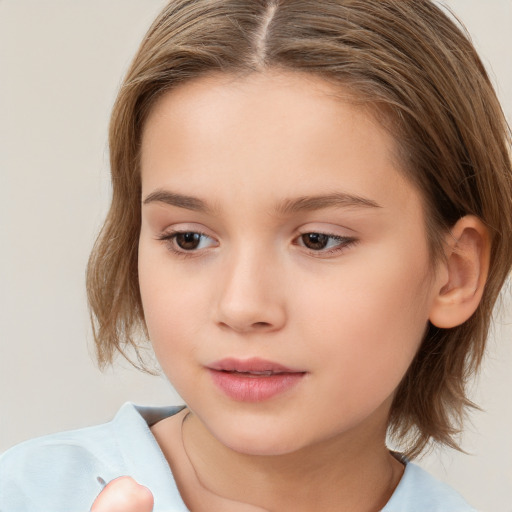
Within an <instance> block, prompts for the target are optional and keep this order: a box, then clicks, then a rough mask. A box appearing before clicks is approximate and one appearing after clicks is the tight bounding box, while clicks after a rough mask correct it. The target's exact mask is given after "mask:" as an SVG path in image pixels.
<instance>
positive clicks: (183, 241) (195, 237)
mask: <svg viewBox="0 0 512 512" xmlns="http://www.w3.org/2000/svg"><path fill="white" fill-rule="evenodd" d="M200 241H201V235H200V234H199V233H178V234H177V235H176V243H177V244H178V245H179V247H180V248H181V249H185V250H187V251H191V250H193V249H197V247H198V246H199V242H200Z"/></svg>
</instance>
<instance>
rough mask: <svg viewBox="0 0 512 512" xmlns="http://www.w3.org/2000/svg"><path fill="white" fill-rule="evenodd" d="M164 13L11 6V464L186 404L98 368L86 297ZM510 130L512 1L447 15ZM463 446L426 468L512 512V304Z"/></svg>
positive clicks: (2, 376)
mask: <svg viewBox="0 0 512 512" xmlns="http://www.w3.org/2000/svg"><path fill="white" fill-rule="evenodd" d="M164 3H165V2H164V1H163V0H74V1H73V0H0V191H1V197H2V199H1V201H0V208H1V210H0V244H1V245H0V247H1V253H0V254H1V256H0V262H1V265H0V283H1V284H0V322H1V323H0V451H2V450H4V449H6V448H7V447H8V446H10V445H12V444H14V443H16V442H19V441H22V440H24V439H27V438H29V437H34V436H37V435H41V434H46V433H49V432H54V431H58V430H63V429H69V428H76V427H80V426H85V425H89V424H94V423H98V422H103V421H106V420H109V419H110V418H111V417H112V415H113V414H114V412H115V411H116V410H117V408H118V407H119V406H120V405H121V404H122V403H123V402H124V401H127V400H130V401H133V402H136V403H144V404H164V403H169V402H174V403H176V401H177V400H179V399H178V398H177V397H176V395H175V394H174V392H173V391H172V389H171V388H170V386H169V385H168V384H166V383H165V382H164V380H163V379H161V378H158V377H156V378H155V377H148V376H145V375H142V374H140V373H138V372H136V371H135V370H133V369H130V368H129V365H128V364H127V363H124V362H121V364H120V365H118V366H117V367H116V369H115V370H109V371H107V372H106V373H104V374H101V373H100V372H99V371H98V370H97V369H96V368H95V366H94V364H93V357H92V354H93V350H92V345H91V335H90V329H89V326H88V316H87V308H86V301H85V292H84V269H85V265H86V261H87V257H88V252H89V250H90V247H91V245H92V242H93V239H94V236H95V234H96V232H97V230H98V227H99V225H100V223H101V220H102V217H103V215H104V212H105V209H106V206H107V203H108V198H109V184H108V166H107V149H106V129H107V123H108V116H109V110H110V107H111V105H112V102H113V99H114V97H115V93H116V90H117V87H118V85H119V81H120V78H121V76H122V74H123V72H124V71H125V70H126V68H127V65H128V62H129V60H130V58H131V56H132V55H133V53H134V51H135V49H136V47H137V45H138V42H139V40H140V38H141V37H142V35H143V33H144V31H145V29H146V28H147V27H148V25H149V23H150V22H151V20H152V19H153V17H154V16H155V14H156V13H157V12H158V10H159V9H160V7H161V6H162V5H163V4H164ZM448 3H449V5H451V6H452V7H453V9H454V10H455V12H457V14H458V15H459V17H460V18H461V19H462V20H463V21H464V23H465V24H466V25H467V27H468V29H469V30H470V32H471V34H472V36H473V38H474V42H475V44H476V45H477V47H478V48H479V50H480V52H481V54H482V56H483V59H484V61H485V63H486V64H487V66H488V69H489V70H490V72H491V75H492V76H493V79H494V81H495V83H496V84H497V87H498V91H499V94H500V97H501V98H502V101H503V105H504V108H505V110H506V112H507V115H508V118H509V119H512V65H511V64H512V59H511V56H510V51H511V48H512V31H511V26H512V0H489V1H484V0H451V1H449V2H448ZM507 297H508V299H507V300H508V301H509V302H508V303H507V305H506V306H505V307H504V308H503V309H504V315H502V317H501V320H500V322H499V323H498V325H497V327H496V330H495V333H494V335H493V338H492V340H491V344H490V352H489V357H488V358H487V360H486V364H485V366H484V368H483V371H482V376H481V379H480V383H479V385H478V387H477V391H475V395H474V396H475V400H477V401H478V402H479V403H480V404H482V406H483V407H484V409H486V413H485V414H482V413H477V414H474V415H473V416H472V425H468V431H467V433H466V435H465V437H464V439H463V447H464V448H465V449H466V450H467V451H469V452H471V453H472V455H462V454H457V453H452V452H450V453H448V452H445V453H443V454H439V453H435V454H432V455H431V456H429V457H426V458H424V459H423V460H422V461H421V464H422V465H423V466H425V467H427V468H428V469H429V470H431V471H432V472H433V473H435V474H436V475H437V476H438V477H439V478H441V479H443V480H446V481H447V482H449V483H451V484H452V485H453V486H455V487H456V488H457V489H458V490H459V491H460V492H461V493H462V494H464V495H465V496H466V498H467V499H468V500H469V501H471V502H472V503H473V504H474V505H475V506H477V507H479V508H480V509H481V510H486V511H489V512H511V511H512V441H511V437H512V435H511V434H512V403H511V398H510V396H511V394H512V372H511V371H510V370H511V369H512V343H511V341H512V327H511V323H512V315H511V314H510V311H511V309H512V302H510V292H509V294H508V295H507Z"/></svg>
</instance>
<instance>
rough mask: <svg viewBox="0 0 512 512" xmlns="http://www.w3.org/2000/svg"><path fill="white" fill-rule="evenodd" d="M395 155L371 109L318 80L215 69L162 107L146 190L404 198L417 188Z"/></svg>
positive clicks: (146, 164) (148, 146)
mask: <svg viewBox="0 0 512 512" xmlns="http://www.w3.org/2000/svg"><path fill="white" fill-rule="evenodd" d="M395 155H396V143H395V140H394V139H393V137H392V136H391V135H390V134H389V133H388V132H387V131H386V130H385V129H384V128H383V127H382V126H381V125H380V124H379V123H378V122H377V121H376V118H375V117H374V116H372V115H371V114H370V113H369V109H367V108H363V107H362V106H361V103H360V102H359V103H358V102H357V101H355V98H354V95H353V94H351V93H350V91H348V90H344V89H342V88H340V87H339V86H334V85H333V84H330V83H329V82H327V81H324V80H323V79H321V78H319V77H316V76H314V75H306V74H304V73H295V72H268V73H254V74H251V75H248V76H245V77H242V78H240V77H234V76H230V75H212V76H207V77H203V78H199V79H196V80H194V81H191V82H188V83H186V84H183V85H181V86H179V87H177V88H176V89H174V90H172V91H169V92H167V93H165V94H164V95H163V96H162V97H161V98H160V99H159V100H158V102H157V103H156V104H155V106H154V108H153V110H152V112H151V113H150V115H149V117H148V119H147V121H146V124H145V128H144V132H143V138H142V152H141V172H142V185H143V194H147V193H150V192H151V191H153V190H154V189H155V188H166V187H168V188H171V189H173V190H176V188H178V189H180V190H178V191H180V192H189V191H190V190H197V191H199V192H201V190H202V191H203V192H205V193H213V192H215V194H214V195H215V196H216V198H217V199H219V200H220V201H223V200H226V201H227V200H229V198H230V197H231V198H233V194H234V193H235V194H237V195H242V196H244V197H245V199H246V201H249V202H250V201H251V199H252V198H259V199H261V198H262V197H267V198H268V199H269V200H270V199H275V200H277V199H280V198H282V197H283V196H286V195H291V194H293V195H310V194H311V193H328V192H329V191H331V190H340V189H342V190H343V191H344V192H347V193H351V194H354V195H363V196H368V195H370V196H373V197H371V198H370V199H371V200H374V201H375V202H378V203H381V202H383V201H384V202H393V201H399V202H403V201H407V199H408V197H409V196H410V193H411V191H412V190H411V185H410V184H409V183H407V182H406V180H405V179H404V177H403V174H402V173H401V172H399V171H400V169H399V165H398V163H397V159H396V158H395ZM184 189H186V190H184ZM222 189H224V191H225V193H223V191H222Z"/></svg>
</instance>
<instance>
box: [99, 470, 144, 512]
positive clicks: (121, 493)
mask: <svg viewBox="0 0 512 512" xmlns="http://www.w3.org/2000/svg"><path fill="white" fill-rule="evenodd" d="M152 510H153V495H152V494H151V491H150V490H149V489H148V488H147V487H144V486H143V485H139V484H138V483H137V482H136V481H135V480H134V479H133V478H130V477H129V476H121V477H119V478H116V479H115V480H112V481H111V482H110V483H108V484H107V485H106V486H105V488H104V489H103V491H101V492H100V494H99V496H98V497H97V498H96V499H95V500H94V503H93V504H92V508H91V512H152Z"/></svg>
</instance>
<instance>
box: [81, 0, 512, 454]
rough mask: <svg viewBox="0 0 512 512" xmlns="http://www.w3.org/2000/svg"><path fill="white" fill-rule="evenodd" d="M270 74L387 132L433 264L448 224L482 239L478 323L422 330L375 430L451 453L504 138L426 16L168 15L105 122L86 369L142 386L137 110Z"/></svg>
mask: <svg viewBox="0 0 512 512" xmlns="http://www.w3.org/2000/svg"><path fill="white" fill-rule="evenodd" d="M270 68H272V69H277V70H279V69H280V70H284V71H288V72H290V71H297V72H302V73H312V74H314V75H316V76H319V77H321V78H324V79H325V80H328V81H329V82H331V83H334V84H339V86H340V92H343V91H348V92H349V93H350V96H351V98H352V96H353V97H355V98H356V101H357V103H358V104H361V106H362V107H363V108H368V109H369V110H370V112H371V113H372V114H373V115H375V116H376V118H377V119H378V121H379V122H380V123H381V124H382V125H383V126H384V127H385V128H386V129H387V130H389V131H390V133H391V134H392V135H393V136H394V138H395V140H396V142H397V145H398V156H399V161H400V164H401V165H400V166H401V171H402V172H404V173H405V174H406V176H407V177H408V178H409V180H410V182H411V183H413V184H414V185H415V186H416V187H417V188H418V189H419V190H420V192H421V195H422V198H423V201H424V208H425V219H426V230H427V236H428V241H429V247H430V251H431V259H432V261H433V262H435V261H436V260H437V258H440V257H442V238H443V235H446V233H447V232H449V229H450V227H452V226H453V225H454V224H455V222H456V221H457V220H458V219H459V218H461V217H462V216H464V215H466V214H472V215H476V216H477V217H479V218H480V219H481V220H482V221H483V222H484V223H485V224H486V226H487V227H488V229H489V232H490V239H491V262H490V273H489V277H488V281H487V284H486V286H485V290H484V295H483V298H482V301H481V303H480V305H479V307H478V309H477V311H476V312H475V313H474V314H473V316H472V317H471V318H470V319H469V320H468V321H466V322H465V323H464V324H462V325H460V326H458V327H455V328H452V329H439V328H436V327H435V326H433V325H429V326H428V327H427V330H426V333H425V338H424V340H423V342H422V344H421V346H420V349H419V351H418V353H417V355H416V357H415V359H414V360H413V362H412V364H411V366H410V368H409V370H408V371H407V373H406V375H405V376H404V378H403V380H402V382H401V384H400V386H399V388H398V389H397V391H396V395H395V398H394V402H393V405H392V408H391V412H390V417H389V425H388V426H389V428H388V432H389V434H390V436H391V439H393V440H394V441H395V442H397V443H398V445H399V446H400V448H401V449H403V451H404V453H405V454H406V455H408V456H409V457H411V458H413V457H415V456H417V455H419V454H420V452H421V451H422V450H423V449H425V448H426V447H427V446H428V445H430V444H432V443H436V442H437V443H440V444H445V445H448V446H451V447H453V448H456V449H460V448H459V446H458V444H457V441H456V439H457V434H459V433H460V430H461V427H462V422H463V419H464V417H465V415H466V411H467V408H468V407H476V406H475V405H474V404H473V403H472V402H471V401H470V400H469V399H468V397H467V394H466V384H467V382H468V379H469V378H470V377H471V376H472V375H473V374H474V373H475V372H476V371H477V370H478V368H479V365H480V363H481V360H482V356H483V353H484V348H485V343H486V338H487V333H488V329H489V325H490V321H491V314H492V309H493V306H494V304H495V302H496V300H497V298H498V296H499V292H500V289H501V287H502V286H503V284H504V282H505V280H506V278H507V275H508V273H509V271H510V268H511V266H512V169H511V159H510V145H511V137H510V129H509V127H508V125H507V122H506V120H505V117H504V115H503V112H502V110H501V107H500V104H499V102H498V100H497V98H496V95H495V92H494V90H493V87H492V85H491V83H490V80H489V78H488V76H487V73H486V71H485V69H484V66H483V64H482V62H481V61H480V59H479V57H478V55H477V53H476V51H475V49H474V47H473V45H472V44H471V42H470V40H469V37H468V36H467V35H466V34H465V32H464V31H463V30H461V28H460V27H459V26H457V25H456V24H455V23H454V22H453V21H452V20H451V19H450V17H449V16H447V15H446V14H445V12H444V11H443V10H442V9H440V8H439V7H438V6H436V5H435V4H434V3H433V2H431V1H430V0H172V1H171V2H170V3H169V4H168V5H167V6H166V7H165V8H164V9H163V11H162V12H161V14H160V15H159V16H158V18H157V19H156V20H155V22H154V23H153V25H152V26H151V27H150V29H149V31H148V33H147V34H146V36H145V38H144V40H143V42H142V44H141V46H140V48H139V50H138V53H137V55H136V56H135V59H134V61H133V63H132V65H131V67H130V69H129V71H128V73H127V76H126V77H125V79H124V82H123V84H122V86H121V89H120V91H119V94H118V97H117V100H116V103H115V106H114V109H113V113H112V118H111V125H110V139H109V143H110V163H111V173H112V186H113V197H112V204H111V207H110V211H109V213H108V216H107V218H106V221H105V224H104V226H103V229H102V231H101V233H100V235H99V237H98V240H97V241H96V245H95V247H94V249H93V252H92V254H91V257H90V261H89V266H88V272H87V287H88V297H89V303H90V311H91V317H92V322H93V330H94V337H95V341H96V347H97V355H98V361H99V364H100V366H105V365H106V364H109V363H112V360H113V356H114V354H115V352H120V353H121V354H123V355H124V356H125V357H127V358H128V355H127V350H128V351H129V350H133V349H135V354H136V356H137V358H138V367H139V368H142V369H145V370H148V367H147V366H146V365H145V364H144V361H143V358H142V356H141V349H142V348H143V347H144V346H145V345H144V343H145V342H146V341H147V331H146V328H145V324H144V316H143V310H142V304H141V298H140V293H139V285H138V275H137V251H138V237H139V230H140V215H141V180H140V172H139V150H140V143H141V134H142V131H143V128H144V123H145V120H146V119H147V117H148V113H149V112H150V111H151V108H152V106H153V105H154V104H155V101H156V100H157V99H158V98H159V97H160V96H161V95H162V94H163V93H165V92H167V91H169V90H172V89H173V88H174V87H175V86H177V85H179V84H183V83H184V82H187V81H189V80H193V79H196V78H198V77H201V76H205V75H207V74H212V73H226V74H231V75H237V76H244V75H248V74H250V73H255V72H264V71H265V70H266V69H270ZM133 364H135V365H136V366H137V364H136V363H133ZM148 371H149V370H148Z"/></svg>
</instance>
